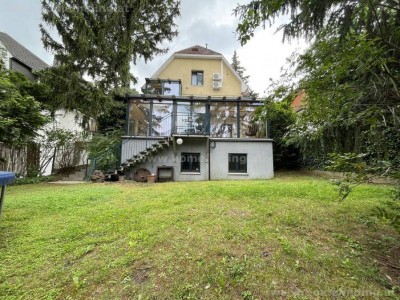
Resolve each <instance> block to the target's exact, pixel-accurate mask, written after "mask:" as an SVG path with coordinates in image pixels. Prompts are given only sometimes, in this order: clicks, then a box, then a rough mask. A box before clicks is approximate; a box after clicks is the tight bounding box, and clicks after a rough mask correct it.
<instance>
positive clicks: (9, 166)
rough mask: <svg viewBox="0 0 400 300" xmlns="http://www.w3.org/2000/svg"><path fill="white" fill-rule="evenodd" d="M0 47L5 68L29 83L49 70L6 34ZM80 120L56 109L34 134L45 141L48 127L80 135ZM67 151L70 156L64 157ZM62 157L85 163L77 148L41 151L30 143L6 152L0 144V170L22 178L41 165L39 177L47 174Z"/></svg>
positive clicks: (59, 164) (57, 166)
mask: <svg viewBox="0 0 400 300" xmlns="http://www.w3.org/2000/svg"><path fill="white" fill-rule="evenodd" d="M0 47H1V48H4V49H5V50H6V53H5V58H4V65H5V67H6V68H7V69H9V70H13V71H16V72H19V73H22V74H24V75H25V76H26V77H28V78H29V79H30V80H32V81H35V80H37V76H36V75H35V72H36V71H40V70H42V69H45V68H48V67H49V65H48V64H47V63H45V62H44V61H43V60H42V59H40V58H39V57H37V56H36V55H35V54H33V53H32V52H31V51H30V50H28V49H27V48H26V47H24V46H23V45H21V44H20V43H19V42H17V41H16V40H15V39H13V38H12V37H11V36H9V35H8V34H7V33H4V32H0ZM43 113H46V112H43ZM82 118H83V115H82V114H81V113H80V112H77V111H67V110H64V109H59V110H57V111H56V112H55V114H54V119H53V120H52V122H51V123H49V124H48V125H46V126H45V128H43V130H41V131H40V132H38V135H39V136H40V137H41V139H42V140H43V139H46V136H45V132H46V130H48V129H51V128H53V129H56V128H57V129H62V130H67V131H70V132H75V133H82V132H84V128H83V126H81V123H82V122H81V121H82ZM78 144H79V143H78ZM74 148H75V146H74ZM79 148H80V147H79ZM67 152H70V153H68V154H67ZM66 156H68V159H71V160H72V161H73V164H74V165H82V164H84V163H86V153H85V151H81V150H77V149H72V150H71V149H54V148H53V149H48V148H47V149H43V148H42V149H41V148H40V146H38V141H34V142H33V143H30V144H29V145H28V146H26V147H23V148H18V149H9V148H7V147H5V146H4V145H1V144H0V157H3V158H5V162H3V163H2V165H0V169H6V170H9V171H13V172H16V173H18V174H21V175H25V174H26V173H27V169H29V168H32V167H38V166H42V168H43V170H42V175H50V174H52V173H54V172H55V171H56V170H58V169H60V168H61V167H62V166H63V163H65V159H66V158H67V157H66Z"/></svg>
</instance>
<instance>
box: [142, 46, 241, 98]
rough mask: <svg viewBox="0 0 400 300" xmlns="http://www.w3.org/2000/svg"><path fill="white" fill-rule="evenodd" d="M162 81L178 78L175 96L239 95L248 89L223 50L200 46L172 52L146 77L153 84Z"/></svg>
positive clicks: (173, 80) (174, 80) (176, 79)
mask: <svg viewBox="0 0 400 300" xmlns="http://www.w3.org/2000/svg"><path fill="white" fill-rule="evenodd" d="M161 81H170V82H180V91H179V94H178V93H177V91H175V93H174V94H175V96H178V95H179V96H211V97H223V96H225V97H240V96H243V95H244V94H245V93H246V91H248V86H247V85H246V84H245V83H244V82H243V80H242V79H241V78H240V77H239V75H238V74H237V73H236V72H235V70H234V69H233V68H232V67H231V65H230V64H229V62H228V61H227V60H226V59H225V57H224V56H223V55H222V54H220V53H218V52H215V51H213V50H210V49H207V48H204V47H201V46H193V47H190V48H187V49H184V50H181V51H178V52H175V53H174V54H173V55H172V56H171V57H170V58H169V59H168V60H167V61H166V62H165V63H164V64H163V65H162V66H161V67H160V68H159V69H158V70H157V71H156V72H155V73H154V74H153V75H152V76H151V78H148V79H147V83H149V84H150V85H153V86H154V85H156V82H161ZM162 94H165V93H162Z"/></svg>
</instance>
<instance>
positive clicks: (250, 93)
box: [231, 50, 258, 98]
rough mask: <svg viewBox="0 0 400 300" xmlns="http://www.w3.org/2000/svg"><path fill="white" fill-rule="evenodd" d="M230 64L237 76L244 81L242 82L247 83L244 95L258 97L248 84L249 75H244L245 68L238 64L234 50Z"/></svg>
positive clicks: (237, 57)
mask: <svg viewBox="0 0 400 300" xmlns="http://www.w3.org/2000/svg"><path fill="white" fill-rule="evenodd" d="M231 66H232V68H233V69H234V70H235V71H236V73H237V74H238V75H239V77H240V78H241V79H242V80H243V81H244V83H246V85H247V87H248V89H247V91H246V92H245V95H246V96H249V97H254V98H256V97H258V94H257V93H255V92H254V91H253V90H252V89H251V88H250V87H249V86H248V83H249V77H250V75H245V74H244V73H245V72H246V68H245V67H243V66H242V65H241V64H240V60H239V56H238V55H237V52H236V50H235V51H233V56H232V63H231Z"/></svg>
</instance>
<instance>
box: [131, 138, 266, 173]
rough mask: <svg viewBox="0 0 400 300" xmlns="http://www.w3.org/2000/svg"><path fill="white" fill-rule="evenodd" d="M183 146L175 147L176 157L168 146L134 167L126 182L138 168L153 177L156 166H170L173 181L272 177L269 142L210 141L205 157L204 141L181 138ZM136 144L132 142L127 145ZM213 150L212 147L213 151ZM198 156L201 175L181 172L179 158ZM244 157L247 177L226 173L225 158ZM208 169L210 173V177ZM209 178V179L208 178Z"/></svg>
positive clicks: (205, 144)
mask: <svg viewBox="0 0 400 300" xmlns="http://www.w3.org/2000/svg"><path fill="white" fill-rule="evenodd" d="M182 139H183V144H182V145H176V156H175V155H174V149H173V146H172V145H171V146H170V147H169V148H164V149H163V150H162V151H160V152H158V153H156V154H155V155H154V156H152V157H150V158H149V159H148V161H147V162H144V163H141V164H139V165H135V166H134V167H133V168H132V169H131V170H130V171H129V172H127V173H128V174H127V175H128V176H127V177H128V178H129V179H131V178H132V177H133V174H134V172H135V171H136V170H137V169H139V168H145V169H147V170H149V171H150V173H152V174H157V166H163V165H165V166H172V167H173V168H174V180H175V181H199V180H208V179H211V180H222V179H229V180H234V179H240V180H245V179H269V178H273V177H274V166H273V156H272V140H270V139H231V138H226V139H210V153H209V155H208V147H207V138H206V137H191V138H189V137H185V136H182ZM130 142H131V143H135V139H132V140H131V141H130ZM214 146H215V147H214ZM183 152H188V153H200V162H201V163H200V172H199V173H196V172H193V173H187V172H181V154H182V153H183ZM229 153H246V154H247V173H246V174H243V173H235V174H232V173H229V172H228V154H229ZM209 165H210V173H209ZM209 175H210V176H211V177H210V178H209Z"/></svg>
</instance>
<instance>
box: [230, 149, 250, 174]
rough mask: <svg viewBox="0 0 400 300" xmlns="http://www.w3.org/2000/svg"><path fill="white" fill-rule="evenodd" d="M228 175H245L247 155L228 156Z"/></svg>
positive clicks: (234, 154) (235, 154)
mask: <svg viewBox="0 0 400 300" xmlns="http://www.w3.org/2000/svg"><path fill="white" fill-rule="evenodd" d="M228 165H229V173H247V154H238V153H229V154H228Z"/></svg>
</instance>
